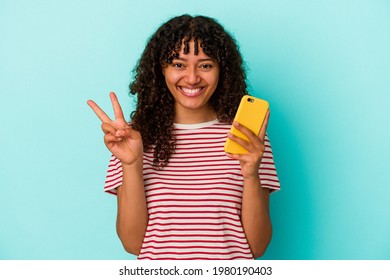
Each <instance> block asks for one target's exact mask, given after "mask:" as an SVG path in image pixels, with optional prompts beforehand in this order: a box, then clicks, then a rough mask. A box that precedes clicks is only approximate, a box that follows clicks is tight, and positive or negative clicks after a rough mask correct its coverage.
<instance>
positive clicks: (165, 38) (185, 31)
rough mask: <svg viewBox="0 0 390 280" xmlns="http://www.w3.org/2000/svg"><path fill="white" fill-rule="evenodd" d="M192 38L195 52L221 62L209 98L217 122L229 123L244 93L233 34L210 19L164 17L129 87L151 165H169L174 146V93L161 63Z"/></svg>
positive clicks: (134, 121)
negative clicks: (216, 81) (151, 161)
mask: <svg viewBox="0 0 390 280" xmlns="http://www.w3.org/2000/svg"><path fill="white" fill-rule="evenodd" d="M191 40H194V42H195V44H194V54H195V55H197V54H198V51H199V47H201V48H202V49H203V52H204V53H205V54H206V55H208V56H209V57H211V58H212V59H215V60H216V61H217V63H218V65H219V69H220V76H219V82H218V86H217V88H216V90H215V92H214V94H213V95H212V96H211V98H210V100H209V103H210V105H211V107H212V108H213V110H214V111H215V112H216V114H217V116H218V119H219V120H220V121H221V122H227V123H231V122H232V121H233V118H234V115H235V113H236V110H237V107H238V105H239V103H240V100H241V97H242V96H243V95H245V94H248V93H247V84H246V74H245V71H244V66H243V60H242V57H241V54H240V52H239V49H238V46H237V44H236V42H235V40H234V39H233V37H232V36H231V35H230V34H229V33H228V32H227V31H225V30H224V28H223V27H222V26H221V25H220V24H219V23H218V22H217V21H216V20H215V19H213V18H209V17H205V16H195V17H193V16H190V15H182V16H178V17H174V18H172V19H170V20H168V21H167V22H166V23H164V24H163V25H161V27H159V28H158V30H157V31H156V33H154V34H153V35H152V36H151V37H150V38H149V40H148V43H147V45H146V47H145V50H144V52H143V53H142V55H141V58H140V59H139V61H138V64H137V66H136V67H135V68H134V70H133V73H134V80H133V81H132V82H131V84H130V86H129V87H130V92H131V93H132V94H137V95H138V98H137V107H136V110H135V111H134V112H132V114H131V119H132V120H131V122H132V127H133V128H134V129H135V130H137V131H139V132H140V133H141V136H142V141H143V145H144V149H145V150H150V149H153V148H154V161H153V165H154V166H155V167H156V168H161V167H164V166H166V165H167V164H168V161H169V158H170V156H171V155H172V154H173V153H174V150H175V135H174V126H173V118H174V114H175V112H174V102H175V100H174V98H173V96H172V94H171V93H170V92H169V90H168V87H167V85H166V84H165V78H164V76H163V73H162V67H164V66H166V65H169V64H171V63H172V60H173V59H174V58H177V57H178V55H179V52H180V50H181V48H182V45H183V44H184V53H185V54H187V53H188V52H189V51H190V50H189V42H190V41H191Z"/></svg>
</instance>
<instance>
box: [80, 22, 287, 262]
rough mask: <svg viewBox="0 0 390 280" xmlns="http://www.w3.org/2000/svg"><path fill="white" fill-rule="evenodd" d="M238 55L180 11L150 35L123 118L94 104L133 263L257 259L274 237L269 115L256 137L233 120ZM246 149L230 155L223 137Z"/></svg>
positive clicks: (120, 227) (231, 44)
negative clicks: (132, 101) (131, 106)
mask: <svg viewBox="0 0 390 280" xmlns="http://www.w3.org/2000/svg"><path fill="white" fill-rule="evenodd" d="M242 64H243V62H242V58H241V54H240V53H239V51H238V47H237V45H236V43H235V41H234V39H233V38H232V37H231V36H230V35H229V34H228V33H227V32H226V31H225V30H224V29H223V27H222V26H221V25H220V24H219V23H217V22H216V21H215V20H214V19H211V18H208V17H203V16H197V17H192V16H189V15H183V16H179V17H175V18H172V19H171V20H169V21H167V22H166V23H164V24H163V25H162V26H161V27H160V28H159V29H158V30H157V31H156V33H155V34H154V35H153V36H152V37H151V38H150V39H149V41H148V43H147V46H146V48H145V50H144V52H143V54H142V56H141V58H140V60H139V62H138V65H137V67H136V68H135V77H134V81H133V82H132V83H131V84H130V91H131V92H132V93H133V94H137V97H138V101H137V102H138V103H137V108H136V110H135V112H133V114H132V118H131V122H130V123H128V122H126V120H125V118H124V116H123V113H122V110H121V106H120V105H119V103H118V100H117V98H116V96H115V94H114V93H110V98H111V102H112V105H113V108H114V114H115V119H114V120H111V119H110V118H109V117H108V116H107V114H106V113H105V112H104V111H103V110H102V109H100V108H99V107H98V105H97V104H96V103H94V102H93V101H92V100H89V101H88V104H89V106H90V107H91V108H92V109H93V110H94V112H95V113H96V115H97V116H98V117H99V119H100V120H101V121H102V122H103V124H102V130H103V132H104V142H105V144H106V146H107V148H108V149H109V150H110V151H111V153H112V158H111V161H110V164H109V168H108V173H107V179H106V184H105V191H107V192H109V193H112V194H116V195H117V198H118V214H117V233H118V236H119V238H120V240H121V242H122V244H123V246H124V248H125V250H126V251H128V252H129V253H132V254H135V255H138V259H181V260H186V259H198V260H201V259H253V258H257V257H259V256H261V255H262V254H263V253H264V252H265V250H266V248H267V246H268V244H269V242H270V240H271V235H272V227H271V221H270V215H269V194H270V192H271V191H273V190H278V189H279V181H278V177H277V175H276V170H275V166H274V161H273V156H272V151H271V146H270V143H269V140H268V137H267V136H266V128H267V123H268V118H269V113H268V114H267V117H266V120H265V122H264V124H263V127H262V129H261V131H260V134H259V135H255V134H254V133H252V132H251V131H250V130H249V129H247V128H246V127H244V126H242V125H240V124H239V123H233V125H235V126H236V127H237V129H239V130H240V131H241V132H242V133H244V134H245V135H246V136H247V137H248V139H249V141H244V140H242V139H240V138H237V137H235V136H233V135H231V134H229V133H228V131H229V129H230V127H231V125H232V121H233V118H234V115H235V112H236V110H237V107H238V104H239V102H240V100H241V97H242V96H243V95H245V94H247V86H246V82H245V78H246V76H245V72H244V70H243V65H242ZM227 137H229V138H230V139H231V140H233V141H236V142H237V143H238V144H240V145H241V146H243V147H244V148H245V149H246V150H247V151H248V153H247V154H226V153H225V152H224V144H225V141H226V138H227Z"/></svg>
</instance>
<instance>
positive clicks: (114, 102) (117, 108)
mask: <svg viewBox="0 0 390 280" xmlns="http://www.w3.org/2000/svg"><path fill="white" fill-rule="evenodd" d="M110 99H111V103H112V107H113V108H114V115H115V119H116V120H117V119H123V120H124V119H125V117H124V116H123V112H122V107H121V105H120V104H119V102H118V98H117V97H116V95H115V93H114V92H110Z"/></svg>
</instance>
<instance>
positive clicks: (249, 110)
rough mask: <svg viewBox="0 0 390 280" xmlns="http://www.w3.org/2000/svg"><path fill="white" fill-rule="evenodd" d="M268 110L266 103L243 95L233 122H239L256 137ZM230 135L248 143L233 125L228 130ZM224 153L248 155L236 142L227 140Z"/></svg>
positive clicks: (246, 138)
mask: <svg viewBox="0 0 390 280" xmlns="http://www.w3.org/2000/svg"><path fill="white" fill-rule="evenodd" d="M268 108H269V104H268V102H267V101H265V100H262V99H259V98H256V97H253V96H249V95H244V96H243V97H242V99H241V102H240V105H239V106H238V110H237V113H236V116H235V117H234V120H235V121H237V122H239V123H240V124H242V125H244V126H246V127H247V128H248V129H250V130H251V131H252V132H253V133H255V134H256V135H259V133H260V129H261V126H262V125H263V122H264V119H265V115H266V114H267V111H268ZM230 133H232V134H233V135H236V136H238V137H240V138H242V139H244V140H246V141H248V140H249V139H248V137H246V136H245V135H244V134H243V133H241V132H240V131H239V130H238V129H236V128H235V127H234V126H233V125H232V127H231V129H230ZM225 152H227V153H231V154H246V153H248V151H247V150H245V149H244V148H243V147H242V146H240V145H239V144H237V143H236V142H234V141H232V140H230V139H229V138H227V140H226V144H225Z"/></svg>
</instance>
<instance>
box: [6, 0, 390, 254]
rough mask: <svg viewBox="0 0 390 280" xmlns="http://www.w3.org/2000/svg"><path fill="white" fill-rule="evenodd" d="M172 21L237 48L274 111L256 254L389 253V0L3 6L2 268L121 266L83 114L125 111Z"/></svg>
mask: <svg viewBox="0 0 390 280" xmlns="http://www.w3.org/2000/svg"><path fill="white" fill-rule="evenodd" d="M182 13H190V14H203V15H207V16H211V17H215V18H216V19H218V20H219V21H220V23H222V24H223V25H224V26H225V27H226V29H228V30H229V31H230V32H231V33H232V34H233V35H234V36H235V38H236V39H237V41H238V42H239V45H240V47H241V51H242V53H243V56H244V59H245V61H246V65H247V68H248V80H249V83H250V90H251V92H252V94H254V95H256V96H258V97H261V98H264V99H267V100H268V101H269V102H270V104H271V120H270V124H269V135H270V138H271V140H272V143H273V150H274V155H275V160H276V165H277V168H278V173H279V176H280V180H281V185H282V190H281V191H280V192H278V193H276V194H273V195H272V198H271V214H272V220H273V225H274V235H273V240H272V243H271V244H270V247H269V249H268V251H267V253H266V254H265V256H264V257H263V258H264V259H390V239H389V236H390V219H389V217H390V208H389V206H388V200H389V197H390V180H389V174H388V172H389V164H388V160H389V158H390V152H389V148H388V145H389V144H388V143H390V132H389V123H390V117H389V107H390V85H389V81H390V78H389V77H390V52H389V50H390V32H389V30H390V17H389V14H390V2H389V1H385V0H383V1H380V0H367V1H363V0H355V1H352V0H351V1H348V0H347V1H339V0H337V1H336V0H330V1H309V0H302V1H287V0H278V1H263V0H260V1H259V0H247V1H226V0H215V1H209V0H198V1H193V2H191V1H185V2H183V1H179V0H177V1H174V0H166V1H151V0H144V1H117V0H110V1H91V0H88V1H75V0H67V1H43V0H37V1H22V0H16V1H10V0H2V1H0V34H1V38H0V94H1V102H0V127H1V128H0V131H1V132H0V133H1V137H0V152H1V157H0V189H1V192H0V227H1V229H0V259H132V258H133V256H132V255H128V254H126V253H125V252H124V250H123V249H122V246H121V244H120V242H119V239H118V238H117V236H116V233H115V216H116V199H115V197H114V196H111V195H107V194H104V193H103V191H102V188H103V183H104V177H105V171H106V167H107V164H108V159H109V152H108V151H107V150H106V149H105V147H104V144H103V141H102V133H101V131H100V122H99V121H98V119H97V118H96V116H95V115H94V113H93V112H92V111H91V110H90V109H89V107H88V106H87V105H86V101H87V100H88V99H94V100H95V101H96V102H97V103H98V104H100V105H101V106H102V107H103V108H105V109H106V110H107V111H111V107H110V102H109V98H108V93H109V91H111V90H113V91H115V92H116V93H117V94H118V96H119V99H120V102H121V103H122V105H123V107H124V109H125V113H126V114H127V115H129V114H130V112H131V110H132V100H131V99H130V97H129V95H128V83H129V81H130V78H131V69H132V68H133V67H134V65H135V63H136V61H137V59H138V57H139V56H140V54H141V52H142V50H143V47H144V45H145V42H146V40H147V38H148V37H149V36H150V35H151V34H152V33H153V32H154V30H155V29H156V28H157V27H158V26H159V25H160V24H161V23H162V22H164V21H165V20H167V19H168V18H170V17H172V16H175V15H179V14H182Z"/></svg>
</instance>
